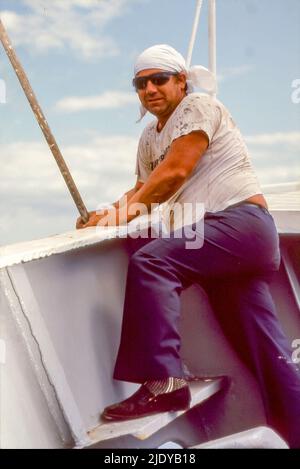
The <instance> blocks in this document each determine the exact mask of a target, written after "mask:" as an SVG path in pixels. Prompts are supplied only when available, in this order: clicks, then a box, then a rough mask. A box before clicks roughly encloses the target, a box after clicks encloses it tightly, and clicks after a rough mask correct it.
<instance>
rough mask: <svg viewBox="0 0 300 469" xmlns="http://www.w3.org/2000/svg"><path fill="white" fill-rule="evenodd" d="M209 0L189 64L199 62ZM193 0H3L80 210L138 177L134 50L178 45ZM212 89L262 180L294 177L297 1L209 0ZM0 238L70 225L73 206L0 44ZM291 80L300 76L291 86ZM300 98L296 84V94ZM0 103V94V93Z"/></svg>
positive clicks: (299, 133)
mask: <svg viewBox="0 0 300 469" xmlns="http://www.w3.org/2000/svg"><path fill="white" fill-rule="evenodd" d="M207 4H208V2H207V0H204V2H203V8H202V12H201V19H200V27H199V32H198V35H197V41H196V45H195V50H194V55H193V60H192V63H193V64H203V65H206V66H207V64H208V54H207V50H208V44H207ZM195 5H196V1H194V0H185V1H184V2H183V0H53V1H51V2H50V1H49V0H10V1H5V0H0V15H1V18H2V20H3V23H4V24H5V26H6V27H7V30H8V33H9V35H10V36H11V39H12V41H13V44H14V45H15V48H16V51H17V53H18V56H19V58H20V59H21V61H22V63H23V66H24V68H25V70H26V71H27V74H28V77H29V79H30V81H31V84H32V86H33V89H34V91H35V93H36V95H37V96H38V99H39V101H40V104H41V106H42V108H43V110H44V113H45V114H46V116H47V119H48V122H49V124H50V126H51V128H52V131H53V133H54V135H55V137H56V139H57V141H58V143H59V146H60V147H61V150H62V152H63V154H64V156H65V159H66V161H67V164H68V165H69V167H70V169H71V172H72V174H73V177H74V179H75V181H76V183H77V185H78V188H79V190H80V192H81V193H82V196H83V199H84V201H85V203H86V205H87V206H88V209H93V208H95V207H96V205H97V204H99V203H102V202H110V201H114V200H115V199H116V198H118V197H119V196H120V195H121V194H122V193H123V192H124V191H126V190H128V189H129V188H130V187H131V186H132V185H133V184H134V181H135V176H134V167H135V152H136V147H137V142H138V137H139V135H140V133H141V131H142V129H143V126H144V124H145V123H146V122H147V119H149V118H146V119H145V121H144V122H143V123H141V124H136V123H135V121H136V119H137V116H138V102H137V98H136V95H135V93H134V91H133V90H132V87H131V79H132V68H133V63H134V59H135V57H136V56H137V54H138V53H139V52H141V51H142V50H143V49H144V48H146V47H148V46H150V45H153V44H154V43H168V44H170V45H172V46H173V47H175V48H177V49H178V50H179V51H180V52H182V53H183V55H186V53H187V49H188V43H189V38H190V33H191V28H192V23H193V18H194V11H195ZM217 70H218V78H219V93H218V97H219V99H220V100H221V101H223V102H224V104H225V105H226V106H227V107H228V108H229V110H230V111H231V113H232V115H233V117H234V119H235V121H236V122H237V124H238V126H239V127H240V129H241V131H242V133H243V134H244V136H245V138H246V141H247V144H248V146H249V150H250V153H251V155H252V159H253V162H254V165H255V167H256V169H257V172H258V174H259V178H260V180H261V183H262V184H270V183H277V182H288V181H296V180H299V177H300V162H299V152H300V105H299V103H297V102H296V101H299V99H296V100H295V99H294V101H295V102H293V100H292V93H293V91H294V93H295V92H297V89H295V90H293V88H292V83H293V82H294V81H295V80H297V79H299V80H300V2H299V0H285V1H284V0H217ZM0 80H3V81H4V82H5V86H6V103H5V104H4V103H0V119H1V126H0V168H1V171H0V200H1V205H0V216H1V222H0V244H9V243H12V242H17V241H22V240H29V239H35V238H39V237H43V236H47V235H52V234H56V233H60V232H63V231H68V230H71V229H73V226H74V221H75V219H76V217H77V211H76V208H75V207H74V205H73V202H72V200H71V198H70V196H69V194H68V192H67V190H66V188H65V186H64V183H63V181H62V178H61V176H60V174H59V172H58V170H57V168H56V166H55V162H54V160H53V158H52V155H51V154H50V151H49V150H48V148H47V146H46V144H45V143H44V140H43V136H42V134H41V131H40V129H39V127H38V126H37V124H36V122H35V119H34V117H33V114H32V112H31V110H30V108H29V105H28V103H27V101H26V99H25V97H24V95H23V91H22V89H21V88H20V85H19V83H18V81H17V79H16V77H15V75H14V72H13V70H12V68H11V66H10V64H9V62H8V59H7V57H6V55H5V53H4V51H3V49H2V48H0ZM297 86H298V88H300V82H299V84H298V85H297ZM296 96H297V97H300V93H298V94H296ZM0 101H1V100H0Z"/></svg>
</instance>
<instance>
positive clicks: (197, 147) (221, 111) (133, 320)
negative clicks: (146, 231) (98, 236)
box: [77, 45, 300, 446]
mask: <svg viewBox="0 0 300 469" xmlns="http://www.w3.org/2000/svg"><path fill="white" fill-rule="evenodd" d="M201 77H202V78H203V69H201V67H198V68H197V67H196V68H194V69H193V70H190V71H189V70H187V69H186V65H185V61H184V59H183V57H182V56H181V55H180V54H179V53H178V52H177V51H175V50H174V49H173V48H172V47H170V46H166V45H158V46H153V47H150V48H149V49H146V50H145V51H144V52H143V53H142V54H141V55H140V56H139V57H138V59H137V61H136V64H135V77H134V80H133V84H134V86H135V88H136V91H137V93H138V97H139V99H140V101H141V104H142V111H141V112H142V115H143V114H145V112H146V111H149V112H150V113H151V114H153V115H154V116H155V117H156V120H155V121H153V122H151V123H150V124H149V125H147V127H146V128H145V130H144V132H143V134H142V137H141V139H140V142H139V149H138V155H137V170H136V173H137V176H138V177H137V182H136V185H135V187H134V188H133V189H132V190H130V191H129V192H128V193H127V194H126V195H127V204H126V206H125V208H124V206H122V204H121V203H120V201H119V202H116V203H115V204H114V209H112V210H110V211H108V212H105V213H103V214H100V215H98V214H96V212H91V214H90V219H89V222H88V223H87V224H83V223H82V221H81V220H80V219H79V220H78V222H77V227H78V228H84V227H86V226H94V225H100V226H101V225H106V224H114V223H115V224H123V223H128V222H129V221H130V220H131V219H132V218H134V217H135V216H136V213H135V210H133V209H134V207H135V206H136V204H144V206H146V207H147V208H148V209H149V210H151V204H153V203H158V204H162V203H164V202H166V203H167V206H168V207H169V208H170V207H172V206H173V205H174V204H175V203H179V204H184V203H185V202H189V203H192V204H197V203H203V204H204V205H205V216H204V220H202V222H203V223H204V235H205V236H204V239H203V243H202V244H201V246H200V247H199V248H198V249H187V247H186V240H187V239H190V234H191V232H192V231H193V230H194V231H195V232H196V235H197V229H198V228H199V227H200V224H199V223H198V222H197V221H195V222H193V223H191V225H190V226H185V227H184V228H185V229H184V232H183V234H182V235H181V236H176V233H177V228H176V220H175V222H173V229H172V230H171V233H170V237H169V238H158V239H155V240H151V239H150V240H148V242H147V243H145V245H144V246H143V247H141V248H140V249H137V250H136V252H135V253H134V254H133V255H132V256H131V259H130V263H129V268H128V277H127V285H126V295H125V303H124V316H123V325H122V336H121V343H120V348H119V353H118V357H117V361H116V366H115V371H114V378H115V379H119V380H124V381H130V382H135V383H140V384H141V387H140V388H139V389H138V391H137V392H136V393H134V394H133V395H132V396H131V397H129V398H128V399H126V400H125V401H122V402H120V403H117V404H114V405H111V406H109V407H107V408H106V409H105V410H104V412H103V414H102V417H103V419H105V420H110V421H118V420H126V419H130V418H137V417H142V416H145V415H151V414H153V413H156V412H162V411H171V410H181V409H187V408H188V407H189V404H190V391H189V387H188V384H187V382H186V380H185V375H184V372H183V369H182V363H181V359H180V354H179V350H180V337H179V333H178V327H177V324H178V318H179V314H180V293H181V292H182V290H183V289H185V288H187V287H188V286H190V285H191V284H193V283H196V282H197V283H200V284H201V285H202V286H203V287H204V288H205V289H206V290H207V292H208V293H209V295H210V298H211V300H212V303H213V306H214V308H215V309H216V310H221V309H224V303H223V302H222V298H219V295H218V294H216V290H214V288H215V287H216V286H217V285H219V284H221V283H222V282H223V281H226V282H228V281H229V282H231V289H232V292H233V295H232V303H231V305H230V308H232V311H233V310H236V311H238V314H239V321H240V333H241V334H243V345H244V350H245V354H246V357H247V360H248V365H249V366H250V368H251V369H252V371H253V372H254V373H255V376H256V378H257V380H258V384H259V386H260V389H261V394H262V398H263V401H264V405H265V410H266V416H267V419H268V422H269V424H270V425H272V426H273V427H274V428H276V429H277V430H278V431H280V432H281V433H282V434H283V435H284V436H285V437H286V438H287V439H288V441H289V442H290V444H291V445H293V446H296V445H298V444H299V446H300V436H299V434H297V432H298V422H299V421H300V402H299V398H300V374H299V370H298V369H297V367H296V365H295V364H293V363H292V361H291V353H292V352H291V350H290V348H289V346H288V344H287V341H286V339H285V337H284V334H283V332H282V330H281V327H280V325H279V323H278V320H277V317H276V312H275V308H274V305H273V302H272V298H271V296H270V291H269V287H268V283H269V280H270V278H271V275H272V273H273V272H274V271H276V270H277V269H278V267H279V262H280V254H279V248H278V235H277V232H276V228H275V225H274V221H273V218H272V216H271V215H270V213H269V212H268V210H267V204H266V201H265V198H264V196H263V194H262V193H261V189H260V187H259V183H258V181H257V178H256V175H255V172H254V169H253V167H252V165H251V162H250V158H249V155H248V152H247V148H246V146H245V144H244V141H243V139H242V136H241V134H240V131H239V130H238V128H237V126H236V125H235V123H234V121H233V119H232V117H231V115H230V114H229V112H228V110H227V109H226V108H225V106H224V105H223V104H222V103H221V102H220V101H218V100H216V99H214V98H212V97H210V96H208V95H207V94H203V93H201V94H200V93H193V92H191V91H192V89H193V88H192V87H193V84H194V83H198V84H199V83H201ZM207 78H209V77H208V76H206V77H205V79H206V82H207ZM112 215H113V217H112ZM112 220H114V221H112ZM211 292H213V294H211ZM227 313H228V314H231V309H229V307H228V310H227Z"/></svg>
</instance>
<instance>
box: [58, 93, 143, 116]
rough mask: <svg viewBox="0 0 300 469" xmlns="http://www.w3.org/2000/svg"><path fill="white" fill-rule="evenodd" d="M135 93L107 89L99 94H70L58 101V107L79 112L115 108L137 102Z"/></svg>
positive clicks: (60, 109)
mask: <svg viewBox="0 0 300 469" xmlns="http://www.w3.org/2000/svg"><path fill="white" fill-rule="evenodd" d="M137 102H138V101H137V97H136V95H135V94H133V93H125V92H122V91H106V92H105V93H102V94H101V95H98V96H69V97H65V98H63V99H61V100H60V101H58V102H57V103H56V106H55V107H56V109H57V110H59V111H64V112H77V111H86V110H94V109H115V108H119V107H122V106H126V105H128V104H137Z"/></svg>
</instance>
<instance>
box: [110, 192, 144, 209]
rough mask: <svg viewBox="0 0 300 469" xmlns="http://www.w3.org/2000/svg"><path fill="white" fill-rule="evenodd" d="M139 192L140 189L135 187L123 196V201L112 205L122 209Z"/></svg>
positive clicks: (120, 200)
mask: <svg viewBox="0 0 300 469" xmlns="http://www.w3.org/2000/svg"><path fill="white" fill-rule="evenodd" d="M137 190H138V189H137V188H136V187H134V188H133V189H130V191H128V192H125V194H124V195H122V197H121V199H119V200H117V201H116V202H114V203H113V204H112V205H113V207H115V208H116V209H120V208H122V207H124V205H126V204H127V203H128V202H129V200H130V199H132V197H133V196H134V194H135V193H136V192H137Z"/></svg>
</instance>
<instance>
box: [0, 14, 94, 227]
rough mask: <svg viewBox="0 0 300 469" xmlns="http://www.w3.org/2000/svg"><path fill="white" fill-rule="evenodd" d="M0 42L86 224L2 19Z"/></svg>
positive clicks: (68, 172)
mask: <svg viewBox="0 0 300 469" xmlns="http://www.w3.org/2000/svg"><path fill="white" fill-rule="evenodd" d="M0 40H1V42H2V45H3V47H4V49H5V52H6V54H7V56H8V58H9V60H10V62H11V64H12V66H13V68H14V71H15V72H16V75H17V77H18V79H19V82H20V83H21V86H22V88H23V90H24V93H25V95H26V97H27V99H28V101H29V104H30V106H31V109H32V110H33V113H34V115H35V117H36V120H37V122H38V124H39V126H40V128H41V130H42V132H43V134H44V136H45V139H46V140H47V143H48V145H49V148H50V150H51V152H52V154H53V156H54V158H55V160H56V163H57V165H58V167H59V170H60V172H61V174H62V176H63V178H64V180H65V182H66V184H67V186H68V189H69V191H70V194H71V196H72V198H73V200H74V202H75V204H76V207H77V209H78V211H79V213H80V215H81V217H82V219H83V221H84V222H85V223H86V222H87V221H88V219H89V214H88V211H87V209H86V207H85V205H84V203H83V200H82V198H81V196H80V194H79V192H78V189H77V187H76V185H75V182H74V180H73V178H72V176H71V173H70V171H69V168H68V167H67V165H66V163H65V160H64V158H63V156H62V154H61V151H60V149H59V147H58V145H57V143H56V140H55V138H54V136H53V134H52V132H51V129H50V127H49V125H48V122H47V121H46V118H45V116H44V114H43V111H42V109H41V107H40V105H39V103H38V100H37V98H36V96H35V94H34V92H33V89H32V87H31V85H30V83H29V80H28V78H27V76H26V73H25V70H24V69H23V67H22V65H21V62H20V61H19V59H18V57H17V55H16V53H15V51H14V49H13V46H12V44H11V41H10V39H9V37H8V35H7V32H6V30H5V28H4V25H3V23H2V21H1V19H0Z"/></svg>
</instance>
